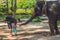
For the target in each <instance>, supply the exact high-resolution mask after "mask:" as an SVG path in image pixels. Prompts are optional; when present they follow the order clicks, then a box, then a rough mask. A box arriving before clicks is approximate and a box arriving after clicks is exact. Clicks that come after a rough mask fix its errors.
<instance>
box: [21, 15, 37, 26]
mask: <svg viewBox="0 0 60 40" xmlns="http://www.w3.org/2000/svg"><path fill="white" fill-rule="evenodd" d="M35 17H37V15H36V14H33V15H32V16H31V18H30V19H29V20H28V21H26V22H25V23H22V24H20V25H26V24H28V23H29V22H31V21H32V19H34V18H35Z"/></svg>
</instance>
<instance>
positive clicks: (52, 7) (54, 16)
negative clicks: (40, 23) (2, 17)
mask: <svg viewBox="0 0 60 40" xmlns="http://www.w3.org/2000/svg"><path fill="white" fill-rule="evenodd" d="M43 14H45V15H46V16H47V17H48V20H49V27H50V31H51V35H55V34H59V30H58V27H57V20H59V19H60V1H47V2H46V4H45V2H44V1H37V3H36V5H35V7H34V12H33V14H32V16H31V18H30V19H29V20H28V21H26V22H25V23H22V24H20V25H26V24H28V23H29V22H30V21H32V19H34V18H35V17H37V16H42V15H43Z"/></svg>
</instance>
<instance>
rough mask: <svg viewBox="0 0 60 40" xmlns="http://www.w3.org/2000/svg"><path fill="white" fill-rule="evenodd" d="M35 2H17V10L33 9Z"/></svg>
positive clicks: (34, 0)
mask: <svg viewBox="0 0 60 40" xmlns="http://www.w3.org/2000/svg"><path fill="white" fill-rule="evenodd" d="M35 3H36V0H17V8H23V9H26V8H32V7H34V5H35Z"/></svg>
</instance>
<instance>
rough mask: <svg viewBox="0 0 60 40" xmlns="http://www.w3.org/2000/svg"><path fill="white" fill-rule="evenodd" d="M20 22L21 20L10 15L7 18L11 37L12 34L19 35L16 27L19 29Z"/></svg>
mask: <svg viewBox="0 0 60 40" xmlns="http://www.w3.org/2000/svg"><path fill="white" fill-rule="evenodd" d="M18 21H20V20H18V19H16V18H14V17H13V16H11V15H8V16H7V17H6V22H7V24H8V28H9V33H10V36H13V34H12V32H14V34H15V35H16V33H17V30H16V27H17V22H18Z"/></svg>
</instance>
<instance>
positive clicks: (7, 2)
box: [6, 0, 9, 15]
mask: <svg viewBox="0 0 60 40" xmlns="http://www.w3.org/2000/svg"><path fill="white" fill-rule="evenodd" d="M6 6H7V11H6V14H7V15H8V14H9V12H8V10H9V8H8V0H6Z"/></svg>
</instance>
